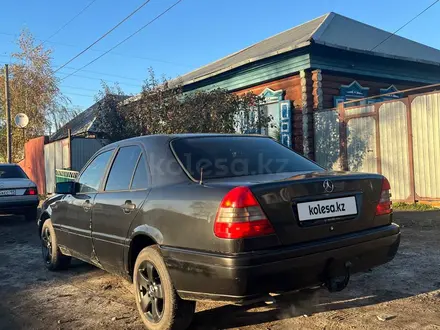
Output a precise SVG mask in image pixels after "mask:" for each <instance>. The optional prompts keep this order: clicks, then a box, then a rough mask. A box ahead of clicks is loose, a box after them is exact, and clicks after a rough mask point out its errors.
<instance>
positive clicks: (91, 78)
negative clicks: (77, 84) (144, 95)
mask: <svg viewBox="0 0 440 330" xmlns="http://www.w3.org/2000/svg"><path fill="white" fill-rule="evenodd" d="M60 73H61V72H60ZM72 76H74V77H78V78H85V79H90V80H99V81H103V82H109V83H114V84H119V85H125V86H131V87H140V86H141V84H137V85H136V84H129V83H124V82H120V81H117V80H110V79H102V78H96V77H89V76H84V75H79V74H74V75H72ZM63 79H64V78H63Z"/></svg>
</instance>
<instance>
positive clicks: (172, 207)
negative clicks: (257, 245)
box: [130, 182, 236, 252]
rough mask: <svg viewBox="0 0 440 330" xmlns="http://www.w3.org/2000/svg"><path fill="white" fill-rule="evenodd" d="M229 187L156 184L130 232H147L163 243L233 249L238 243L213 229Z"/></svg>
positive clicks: (133, 233) (212, 248) (213, 248)
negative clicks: (225, 238) (220, 205)
mask: <svg viewBox="0 0 440 330" xmlns="http://www.w3.org/2000/svg"><path fill="white" fill-rule="evenodd" d="M227 191H228V189H226V188H225V189H224V191H223V190H222V189H213V188H207V187H204V186H203V185H199V184H197V183H191V182H189V183H182V184H177V185H170V186H164V187H157V188H154V189H152V190H151V192H150V195H149V196H148V199H147V201H146V202H145V204H144V205H143V207H142V210H141V213H140V214H139V215H138V216H137V217H136V219H135V220H134V221H133V223H132V225H131V229H130V235H131V236H132V237H133V236H135V235H136V234H138V232H146V233H148V234H149V236H151V237H152V238H153V239H155V240H156V241H157V243H158V244H160V245H166V246H172V247H177V248H187V249H195V250H208V251H223V252H232V251H234V246H235V244H236V243H235V242H231V241H229V240H221V239H218V238H217V237H215V235H214V230H213V228H214V221H215V217H216V214H217V208H218V206H219V204H220V201H221V200H222V198H223V196H224V194H226V192H227ZM158 240H159V241H158Z"/></svg>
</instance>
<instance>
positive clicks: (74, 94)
mask: <svg viewBox="0 0 440 330" xmlns="http://www.w3.org/2000/svg"><path fill="white" fill-rule="evenodd" d="M63 94H67V95H73V96H82V97H90V98H95V95H86V94H78V93H69V92H67V93H63Z"/></svg>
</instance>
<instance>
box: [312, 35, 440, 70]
mask: <svg viewBox="0 0 440 330" xmlns="http://www.w3.org/2000/svg"><path fill="white" fill-rule="evenodd" d="M313 43H315V44H319V45H322V46H326V47H331V48H337V49H342V50H347V51H349V52H356V53H361V54H366V55H371V56H380V57H384V58H390V59H394V60H402V61H410V62H415V63H421V64H428V65H435V66H440V62H433V61H427V60H422V59H416V58H412V57H405V56H398V55H389V54H384V53H380V52H373V51H368V50H361V49H357V48H351V47H345V46H341V45H335V44H332V43H327V42H324V41H321V40H314V41H313Z"/></svg>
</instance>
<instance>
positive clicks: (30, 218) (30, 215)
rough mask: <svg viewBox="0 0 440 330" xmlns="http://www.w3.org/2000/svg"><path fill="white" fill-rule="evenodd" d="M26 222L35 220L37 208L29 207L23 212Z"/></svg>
mask: <svg viewBox="0 0 440 330" xmlns="http://www.w3.org/2000/svg"><path fill="white" fill-rule="evenodd" d="M24 218H25V220H26V221H27V222H31V221H37V208H34V209H31V210H29V211H27V212H26V213H25V214H24Z"/></svg>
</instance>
